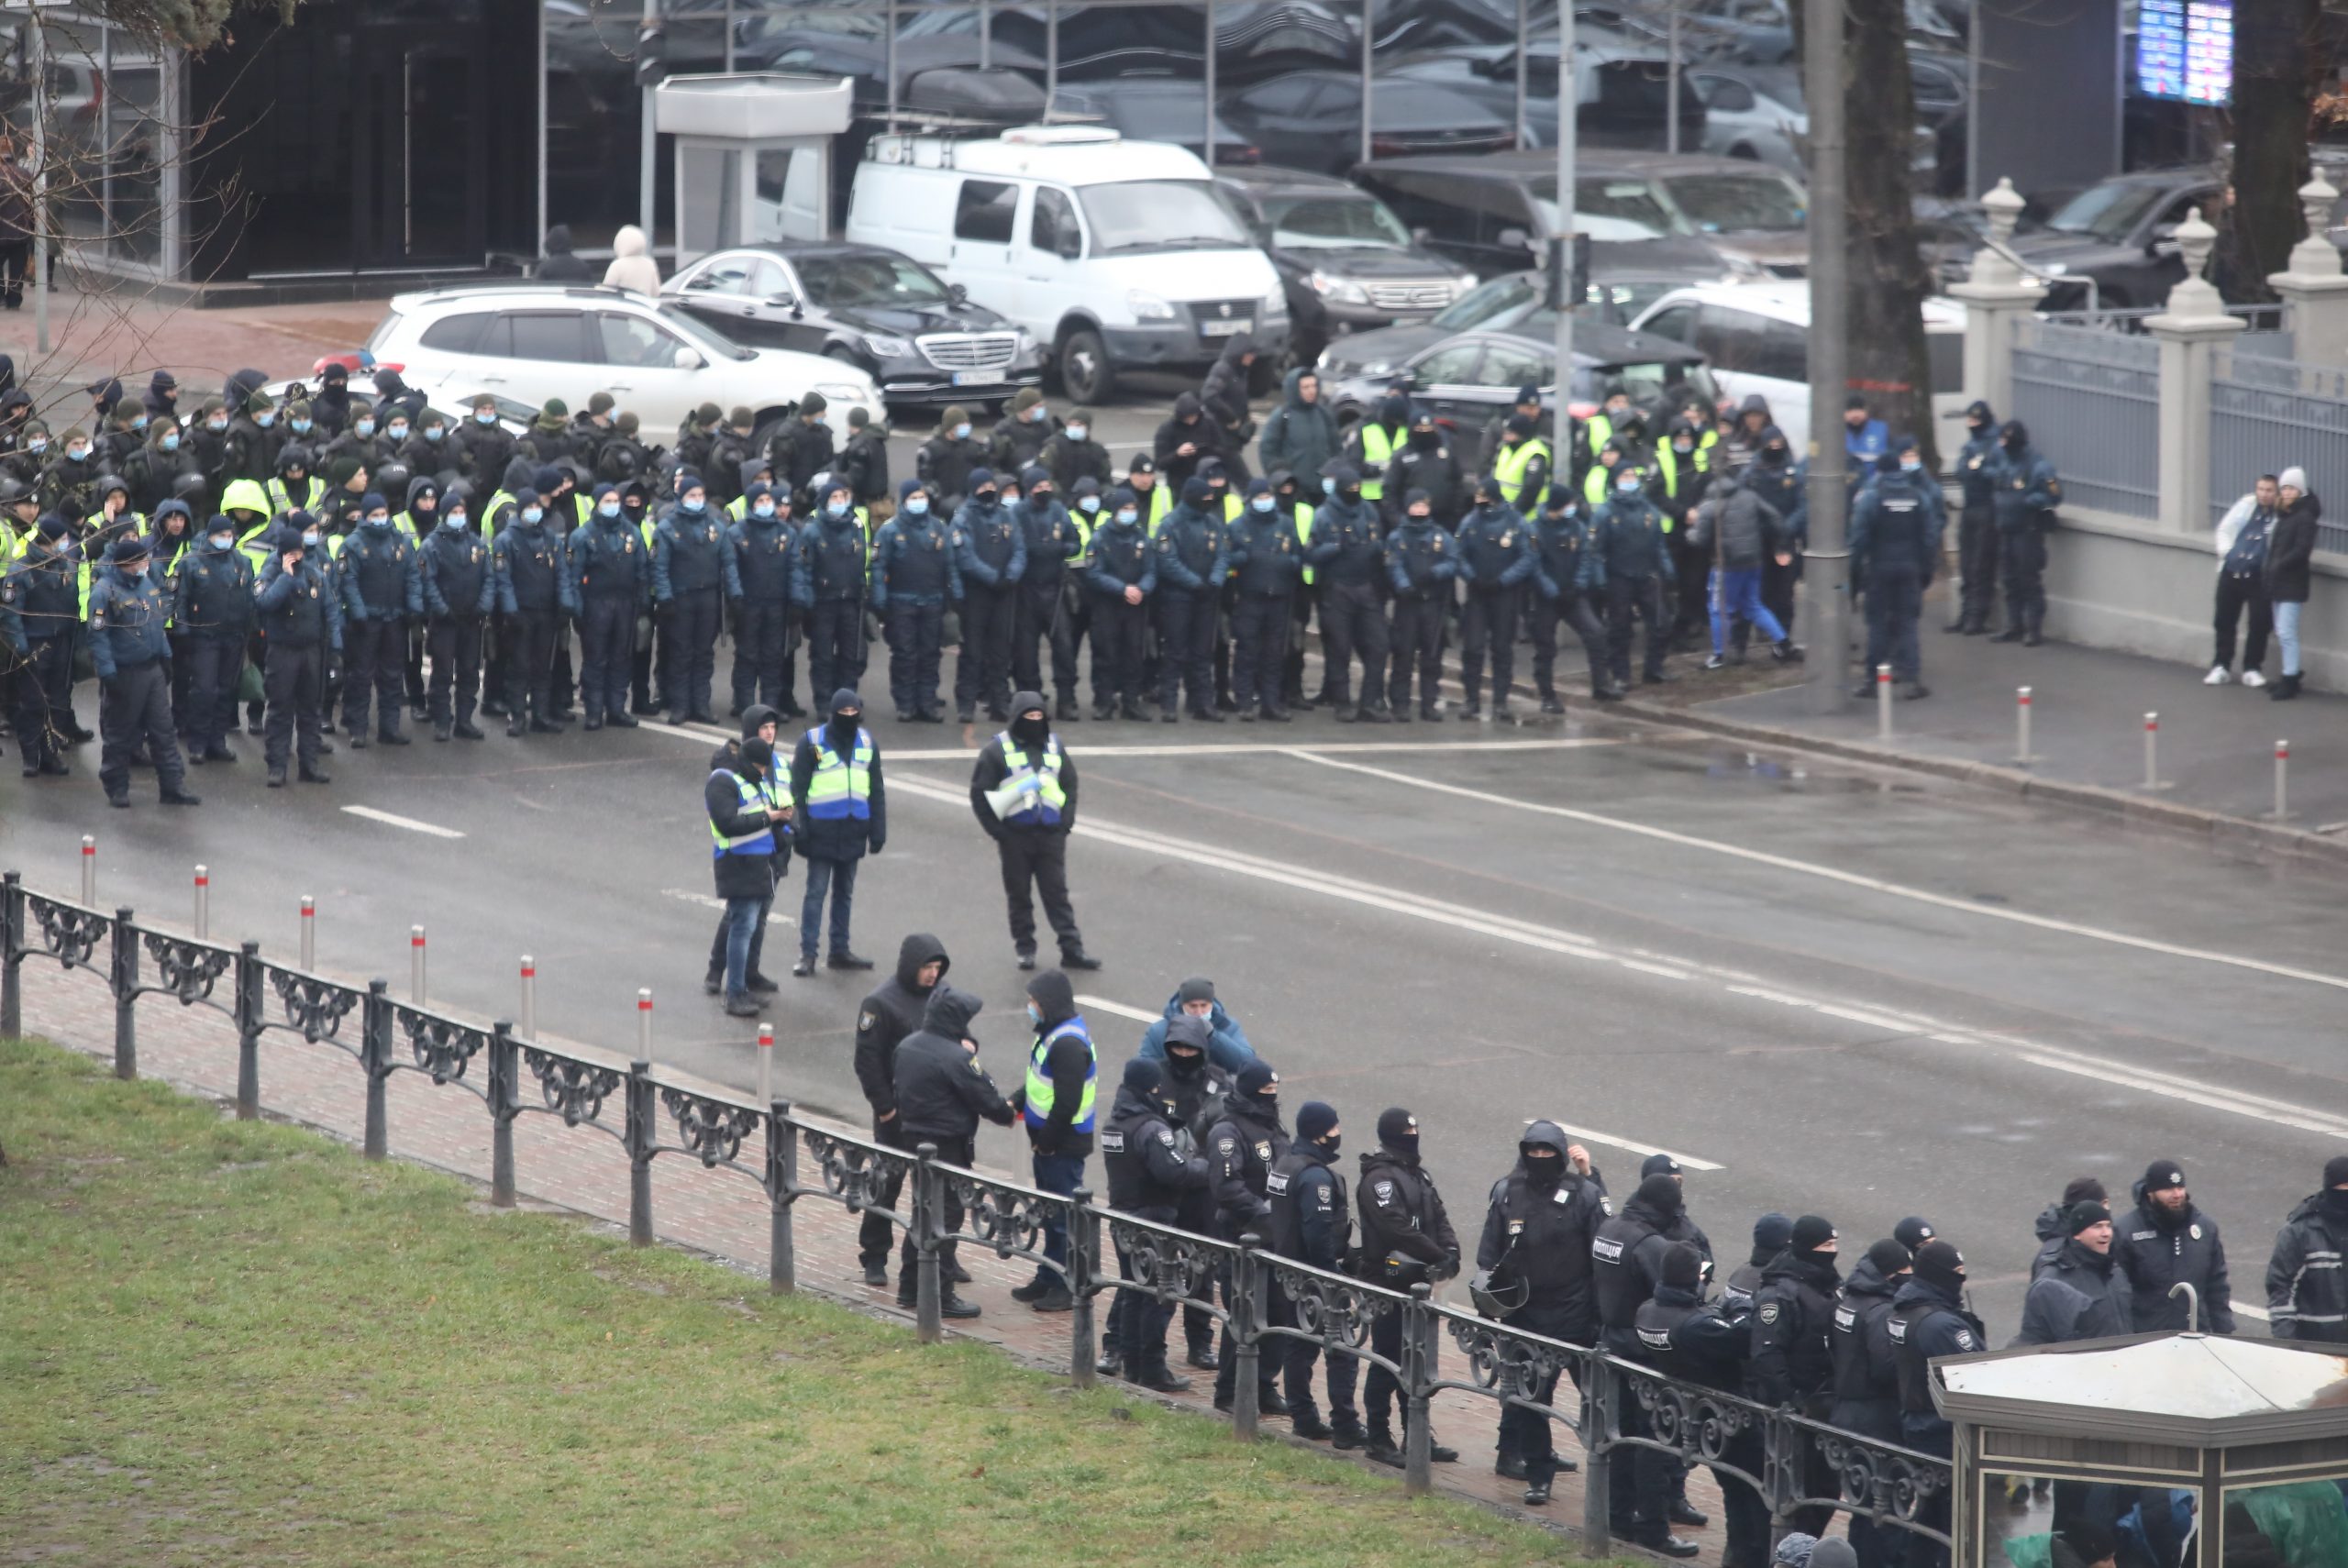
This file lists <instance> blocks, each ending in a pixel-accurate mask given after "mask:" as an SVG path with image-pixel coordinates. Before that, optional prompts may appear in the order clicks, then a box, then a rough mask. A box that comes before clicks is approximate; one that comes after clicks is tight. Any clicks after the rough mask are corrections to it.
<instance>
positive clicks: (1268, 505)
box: [1247, 495, 1272, 512]
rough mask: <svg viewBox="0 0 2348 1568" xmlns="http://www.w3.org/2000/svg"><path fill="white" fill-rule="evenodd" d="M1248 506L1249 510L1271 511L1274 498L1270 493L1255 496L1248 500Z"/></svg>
mask: <svg viewBox="0 0 2348 1568" xmlns="http://www.w3.org/2000/svg"><path fill="white" fill-rule="evenodd" d="M1247 506H1248V510H1250V511H1253V512H1269V511H1270V510H1271V509H1272V498H1271V497H1270V496H1268V495H1258V496H1254V497H1251V498H1250V499H1249V500H1248V502H1247Z"/></svg>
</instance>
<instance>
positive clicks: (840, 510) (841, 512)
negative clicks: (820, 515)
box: [824, 501, 847, 518]
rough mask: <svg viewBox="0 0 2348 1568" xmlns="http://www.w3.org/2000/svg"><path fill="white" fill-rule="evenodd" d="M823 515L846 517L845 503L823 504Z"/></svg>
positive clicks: (829, 502)
mask: <svg viewBox="0 0 2348 1568" xmlns="http://www.w3.org/2000/svg"><path fill="white" fill-rule="evenodd" d="M824 515H825V516H826V517H835V518H836V517H845V516H847V502H845V501H827V502H824Z"/></svg>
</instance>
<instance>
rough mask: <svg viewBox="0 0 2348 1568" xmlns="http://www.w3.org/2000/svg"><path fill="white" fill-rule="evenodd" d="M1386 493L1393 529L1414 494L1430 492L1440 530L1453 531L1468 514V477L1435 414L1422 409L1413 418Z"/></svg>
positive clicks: (1390, 466)
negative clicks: (1407, 498)
mask: <svg viewBox="0 0 2348 1568" xmlns="http://www.w3.org/2000/svg"><path fill="white" fill-rule="evenodd" d="M1488 471H1489V470H1488ZM1384 489H1385V500H1386V503H1387V507H1388V511H1387V521H1388V522H1389V524H1392V523H1395V522H1399V521H1400V520H1401V515H1400V514H1401V507H1400V505H1399V504H1398V502H1399V501H1400V499H1401V497H1403V496H1407V495H1409V494H1410V493H1411V491H1414V490H1423V491H1426V493H1427V501H1428V502H1429V503H1430V504H1431V505H1432V506H1433V508H1434V520H1435V525H1436V526H1438V527H1441V528H1450V527H1452V526H1453V525H1456V523H1457V522H1458V521H1459V514H1460V513H1462V512H1464V511H1466V510H1467V498H1468V491H1467V471H1466V470H1465V469H1462V468H1461V467H1460V463H1459V458H1458V457H1457V456H1456V454H1455V453H1454V452H1453V451H1452V449H1451V443H1450V442H1449V441H1447V440H1445V438H1444V434H1443V432H1442V431H1441V430H1440V429H1438V428H1437V427H1436V425H1435V422H1434V410H1432V409H1426V408H1422V409H1419V410H1418V411H1416V412H1415V413H1413V414H1412V416H1411V438H1410V439H1409V440H1408V441H1405V442H1404V443H1402V445H1401V447H1400V448H1399V449H1398V450H1397V451H1396V452H1395V454H1394V460H1393V461H1392V462H1391V463H1389V464H1388V465H1387V468H1386V478H1385V481H1384Z"/></svg>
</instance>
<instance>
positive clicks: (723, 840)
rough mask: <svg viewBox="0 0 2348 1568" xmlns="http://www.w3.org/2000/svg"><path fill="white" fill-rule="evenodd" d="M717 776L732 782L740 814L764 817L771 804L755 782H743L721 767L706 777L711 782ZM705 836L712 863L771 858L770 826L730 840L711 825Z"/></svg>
mask: <svg viewBox="0 0 2348 1568" xmlns="http://www.w3.org/2000/svg"><path fill="white" fill-rule="evenodd" d="M719 773H724V774H725V776H726V777H727V778H731V779H733V780H734V789H735V791H736V793H737V795H738V796H739V798H740V800H741V802H742V809H743V810H744V811H746V812H758V813H759V815H760V816H761V817H763V816H765V814H766V810H767V808H768V807H769V806H770V805H772V804H773V803H774V802H773V800H772V798H771V797H770V796H769V795H768V794H767V792H766V790H765V789H764V787H763V786H761V785H760V784H759V781H758V780H757V779H755V778H743V777H742V776H741V775H740V774H738V773H733V772H729V771H728V770H727V769H725V768H723V767H721V768H718V769H717V770H716V772H714V773H712V774H711V775H710V777H711V778H716V777H717V775H718V774H719ZM709 836H710V837H711V838H712V839H714V840H715V841H716V842H715V843H714V844H713V845H711V846H710V852H709V857H710V858H711V859H712V860H722V859H724V858H725V856H729V855H748V856H757V857H759V859H762V860H770V859H772V858H773V857H774V824H773V823H771V822H770V823H768V824H767V825H766V826H764V827H762V828H760V829H759V831H758V832H756V833H746V834H735V835H732V836H728V835H727V834H722V833H720V832H718V831H717V824H716V823H714V822H713V823H710V824H709Z"/></svg>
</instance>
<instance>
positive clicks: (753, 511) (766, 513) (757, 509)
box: [750, 501, 774, 517]
mask: <svg viewBox="0 0 2348 1568" xmlns="http://www.w3.org/2000/svg"><path fill="white" fill-rule="evenodd" d="M750 515H751V516H753V517H772V516H773V515H774V502H771V501H761V502H758V503H757V504H756V505H754V506H752V507H751V508H750Z"/></svg>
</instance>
